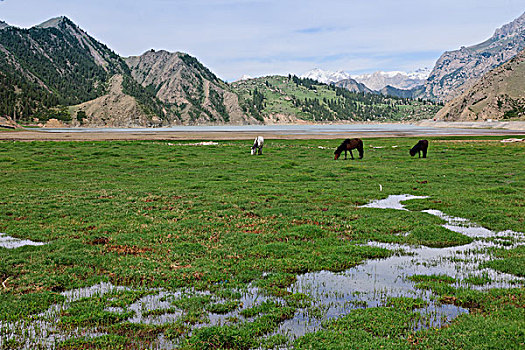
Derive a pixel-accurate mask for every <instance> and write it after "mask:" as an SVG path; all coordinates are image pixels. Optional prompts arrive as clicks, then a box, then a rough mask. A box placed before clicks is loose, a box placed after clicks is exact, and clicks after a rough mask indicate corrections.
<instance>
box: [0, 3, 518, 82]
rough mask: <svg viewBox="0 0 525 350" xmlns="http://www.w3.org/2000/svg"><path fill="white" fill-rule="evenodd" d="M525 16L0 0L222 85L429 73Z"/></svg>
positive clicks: (8, 11)
mask: <svg viewBox="0 0 525 350" xmlns="http://www.w3.org/2000/svg"><path fill="white" fill-rule="evenodd" d="M524 11H525V2H524V1H523V0H345V1H343V0H324V1H319V0H290V1H287V0H148V1H135V0H0V20H3V21H6V22H7V23H9V24H11V25H15V26H19V27H31V26H33V25H35V24H38V23H41V22H43V21H44V20H46V19H49V18H51V17H57V16H61V15H65V16H67V17H69V18H70V19H71V20H73V21H74V22H75V23H77V24H78V25H79V26H80V27H81V28H82V29H84V30H85V31H87V32H88V33H89V34H90V35H92V36H93V37H95V38H96V39H98V40H100V41H101V42H103V43H105V44H106V45H108V46H109V47H110V48H112V49H113V50H115V51H116V52H117V53H118V54H120V55H122V56H130V55H140V54H142V53H143V52H144V51H146V50H148V49H151V48H154V49H156V50H159V49H165V50H168V51H183V52H187V53H189V54H191V55H193V56H196V57H197V58H198V59H199V60H200V61H201V62H203V63H204V64H205V65H206V66H207V67H209V68H210V69H211V70H212V71H213V72H215V73H216V74H217V75H218V76H219V77H221V78H223V79H225V80H229V81H231V80H236V79H237V78H239V77H240V76H242V75H243V74H248V75H251V76H261V75H268V74H288V73H296V74H301V73H303V72H305V71H307V70H309V69H312V68H315V67H318V68H321V69H326V70H345V71H348V72H350V73H355V74H357V73H363V72H373V71H376V70H407V71H410V70H414V69H417V68H421V67H425V66H429V67H432V66H433V65H434V63H435V61H436V59H437V58H438V57H439V56H440V55H441V53H442V52H443V51H445V50H455V49H458V48H459V47H460V46H468V45H472V44H475V43H479V42H481V41H483V40H485V39H487V38H489V37H490V36H491V35H492V34H493V32H494V30H495V29H496V28H498V27H501V26H502V25H503V24H505V23H508V22H510V21H512V20H514V19H515V18H517V17H519V16H520V15H521V14H523V12H524Z"/></svg>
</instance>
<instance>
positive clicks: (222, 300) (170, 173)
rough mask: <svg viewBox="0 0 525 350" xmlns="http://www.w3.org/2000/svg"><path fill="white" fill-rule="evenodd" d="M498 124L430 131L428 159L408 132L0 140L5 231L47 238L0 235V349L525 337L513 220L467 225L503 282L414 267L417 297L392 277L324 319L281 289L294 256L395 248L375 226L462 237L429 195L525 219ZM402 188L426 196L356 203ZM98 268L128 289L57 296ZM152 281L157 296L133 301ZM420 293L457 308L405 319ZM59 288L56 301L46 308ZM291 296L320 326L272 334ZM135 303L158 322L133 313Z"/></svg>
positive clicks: (451, 239) (440, 242)
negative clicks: (199, 139) (347, 145)
mask: <svg viewBox="0 0 525 350" xmlns="http://www.w3.org/2000/svg"><path fill="white" fill-rule="evenodd" d="M500 139H501V138H477V139H476V140H472V138H471V139H462V138H458V137H455V138H441V139H429V140H430V146H429V154H428V158H427V159H418V158H417V156H416V157H415V158H412V157H410V156H409V155H408V149H409V148H410V147H411V146H413V144H415V143H416V141H417V139H411V138H396V139H367V140H364V142H365V154H364V158H363V159H361V160H357V159H356V160H353V161H352V160H347V161H343V160H338V161H334V160H333V150H334V149H335V147H336V146H338V144H339V142H340V141H334V140H309V141H300V140H297V141H281V140H279V141H276V140H267V142H266V145H265V149H264V155H262V156H250V154H249V147H250V146H251V141H221V142H219V144H218V145H217V146H193V145H189V144H191V143H192V142H191V141H184V142H178V143H173V144H172V145H168V143H167V142H0V174H1V176H0V232H1V233H5V234H6V235H8V236H11V237H16V238H19V239H29V240H32V241H36V242H47V243H48V244H46V245H42V246H24V247H20V248H17V249H6V248H1V247H0V283H1V284H2V286H1V287H0V293H1V297H0V327H1V328H0V348H5V349H8V348H9V349H10V348H22V347H23V346H28V345H27V344H31V346H30V347H31V348H49V347H52V348H59V349H78V348H86V349H143V348H156V347H159V348H162V347H172V346H177V347H181V348H184V349H226V348H233V349H250V348H257V347H261V348H279V347H283V346H288V347H292V346H293V347H295V348H297V349H353V348H355V349H358V348H359V349H377V348H380V347H383V348H387V349H400V348H401V349H402V348H407V349H420V348H423V349H426V348H428V349H435V348H439V349H460V348H461V349H470V348H476V349H495V348H502V349H503V348H505V349H518V348H523V347H525V288H524V284H523V281H522V280H521V279H519V278H520V277H525V250H524V246H522V245H520V243H521V242H525V237H523V235H519V234H518V235H516V234H510V233H509V234H502V236H503V237H497V238H494V237H493V238H483V239H479V240H480V241H485V242H489V241H490V242H494V245H493V247H491V248H487V249H484V251H483V252H478V251H473V252H471V255H472V259H475V258H476V254H478V253H479V254H482V253H483V254H488V255H489V256H490V257H491V259H490V260H489V261H485V262H483V263H482V264H480V265H479V269H481V268H489V269H490V270H493V271H500V272H505V273H509V274H511V275H513V276H514V277H515V280H512V279H511V281H510V287H511V288H508V287H509V286H506V288H491V289H488V288H483V285H487V283H489V282H490V276H486V275H482V276H481V277H480V276H477V275H476V271H472V276H471V277H469V278H465V279H464V280H462V279H461V278H459V277H458V276H455V275H453V276H449V277H446V276H444V275H440V274H438V275H437V276H436V275H433V276H413V277H412V278H411V281H412V282H410V283H417V284H415V286H416V287H415V288H418V289H420V290H422V291H429V290H430V291H432V293H431V297H430V298H429V299H428V300H420V299H418V298H409V297H406V298H403V297H392V298H390V297H389V296H388V291H387V295H386V298H385V300H384V302H383V303H382V304H381V305H380V306H379V307H374V308H372V307H362V306H363V305H356V306H355V307H352V308H350V309H351V310H349V311H348V313H347V314H346V316H343V317H338V318H336V319H332V320H328V319H327V317H325V314H323V310H322V309H320V308H319V307H317V306H316V305H317V304H316V302H315V301H314V300H313V297H312V295H308V293H302V292H294V291H292V289H293V288H292V289H291V288H290V287H291V286H293V285H294V283H295V282H296V281H297V278H298V276H301V275H303V274H305V273H313V272H317V271H333V272H339V271H345V270H347V269H350V268H353V267H358V266H360V264H362V263H364V262H366V261H369V260H370V259H378V258H386V257H389V256H392V254H394V253H395V254H400V253H399V252H394V251H393V250H389V249H386V248H384V247H381V246H378V245H377V246H374V245H369V244H367V243H368V242H370V241H374V242H383V243H389V244H397V245H400V246H403V245H406V244H416V245H417V244H421V245H424V246H427V247H433V248H436V249H439V248H442V247H454V246H459V245H463V244H468V243H469V242H471V241H472V238H471V237H467V236H465V235H462V234H458V233H456V232H452V231H450V230H448V229H446V228H443V227H442V226H440V225H442V224H443V223H444V222H443V220H441V219H440V218H438V217H436V216H432V215H428V214H426V213H423V212H421V211H422V210H425V209H435V210H440V211H441V212H443V213H445V214H447V215H450V216H454V217H460V218H466V219H468V220H469V221H471V222H473V223H476V224H479V225H481V226H483V227H485V228H487V229H490V230H493V231H496V232H499V231H505V230H512V231H515V232H525V210H524V205H525V195H524V193H525V171H524V169H525V145H524V144H523V143H512V144H505V143H500V142H499V140H500ZM371 146H373V147H377V148H372V147H371ZM399 194H411V195H417V196H428V198H426V199H417V200H412V201H407V202H405V203H404V204H405V206H406V208H407V209H409V211H399V210H392V209H374V208H360V207H359V206H360V205H364V204H366V203H368V202H370V201H372V200H376V199H382V198H386V197H387V196H389V195H399ZM401 254H402V253H401ZM2 282H3V283H2ZM102 282H104V283H111V285H113V286H118V287H122V288H113V289H110V290H108V291H107V293H105V294H104V293H100V294H94V295H91V294H86V297H78V298H71V297H69V296H68V293H67V291H70V290H73V289H77V288H82V287H90V286H94V285H98V284H100V283H102ZM124 287H126V288H124ZM157 288H160V289H157ZM159 290H162V293H164V294H162V295H163V296H161V297H159V298H158V300H157V301H156V302H157V305H160V304H162V305H163V306H162V307H152V308H145V307H143V308H142V309H140V310H138V309H137V310H135V309H133V308H132V307H130V305H135V304H136V303H137V301H138V300H145V299H144V298H147V297H148V296H149V297H153V296H154V295H157V294H158V293H159ZM250 290H257V292H256V293H257V295H259V299H257V300H249V298H246V297H245V296H246V295H247V294H246V293H248V292H249V291H250ZM177 293H178V294H177ZM248 294H249V293H248ZM159 295H161V294H159ZM429 301H431V302H435V303H436V304H450V305H456V306H458V307H462V308H465V309H468V310H469V312H468V313H462V314H461V315H460V316H458V317H457V318H455V319H454V320H452V321H451V322H450V323H449V324H447V325H446V326H444V327H440V328H434V327H430V328H427V327H415V325H416V324H419V323H418V322H419V320H420V319H421V317H422V316H421V313H420V312H418V309H420V308H421V307H423V305H424V304H425V303H428V302H429ZM134 303H135V304H134ZM53 305H67V306H66V307H62V308H56V309H55V310H54V311H53V314H52V315H51V313H50V312H49V310H50V308H52V306H53ZM141 305H145V304H141ZM46 310H47V311H46ZM298 310H306V312H307V313H308V315H309V316H308V317H309V318H311V319H312V320H313V319H318V320H319V324H320V326H319V327H318V328H317V329H316V330H315V332H311V333H308V334H306V335H304V336H298V337H289V336H287V335H286V334H281V333H279V332H278V329H279V327H280V325H282V323H283V322H285V321H286V320H289V319H292V318H293V317H294V315H295V314H296V313H297V312H298ZM137 314H140V315H141V316H142V317H144V318H147V317H157V318H156V319H160V318H162V317H166V320H167V321H166V322H149V323H147V322H130V319H132V318H133V317H134V316H137ZM221 315H223V316H224V317H222V316H221ZM170 317H171V318H170ZM221 317H222V318H221ZM215 319H220V320H221V322H219V323H213V320H215ZM39 320H40V321H42V322H44V321H47V322H49V323H51V324H52V327H51V328H50V326H46V324H47V323H42V322H41V323H38V322H37V321H39ZM199 325H200V326H199ZM203 325H207V326H203ZM46 327H48V328H49V329H47V330H46V329H45V328H46ZM35 328H38V329H37V330H35ZM28 329H31V330H33V331H35V333H38V334H40V333H45V335H42V338H41V339H38V336H37V337H36V338H37V339H33V338H35V337H34V336H33V335H31V334H29V333H31V332H28V331H27V330H28ZM159 339H160V340H159Z"/></svg>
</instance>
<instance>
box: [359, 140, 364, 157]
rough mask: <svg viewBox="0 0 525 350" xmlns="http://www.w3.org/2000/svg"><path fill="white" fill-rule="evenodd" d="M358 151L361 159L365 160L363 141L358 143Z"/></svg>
mask: <svg viewBox="0 0 525 350" xmlns="http://www.w3.org/2000/svg"><path fill="white" fill-rule="evenodd" d="M357 151H358V152H359V158H363V155H364V153H365V150H364V148H363V140H361V139H359V140H358V141H357Z"/></svg>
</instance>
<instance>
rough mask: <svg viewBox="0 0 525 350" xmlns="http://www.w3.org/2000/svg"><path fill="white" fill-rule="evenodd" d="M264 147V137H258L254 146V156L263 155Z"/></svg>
mask: <svg viewBox="0 0 525 350" xmlns="http://www.w3.org/2000/svg"><path fill="white" fill-rule="evenodd" d="M263 146H264V137H262V136H257V137H256V138H255V142H254V143H253V146H252V156H253V155H254V154H262V148H263Z"/></svg>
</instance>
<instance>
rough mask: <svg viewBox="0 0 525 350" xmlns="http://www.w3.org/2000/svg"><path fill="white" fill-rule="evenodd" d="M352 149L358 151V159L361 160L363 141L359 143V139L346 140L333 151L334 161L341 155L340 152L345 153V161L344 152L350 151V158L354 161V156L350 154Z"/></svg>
mask: <svg viewBox="0 0 525 350" xmlns="http://www.w3.org/2000/svg"><path fill="white" fill-rule="evenodd" d="M354 148H357V150H358V151H359V159H361V158H363V152H364V151H363V141H361V139H346V140H344V141H343V143H342V144H341V145H340V146H339V147H337V149H336V150H335V152H334V154H335V157H334V159H335V160H337V158H339V156H340V155H341V152H343V151H345V159H346V152H347V151H350V157H352V159H354V155H353V154H352V150H353V149H354Z"/></svg>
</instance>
